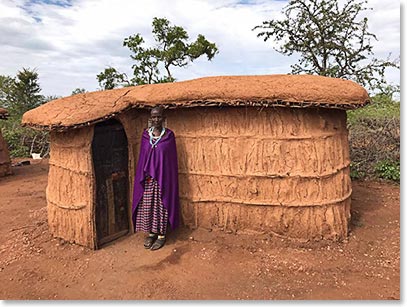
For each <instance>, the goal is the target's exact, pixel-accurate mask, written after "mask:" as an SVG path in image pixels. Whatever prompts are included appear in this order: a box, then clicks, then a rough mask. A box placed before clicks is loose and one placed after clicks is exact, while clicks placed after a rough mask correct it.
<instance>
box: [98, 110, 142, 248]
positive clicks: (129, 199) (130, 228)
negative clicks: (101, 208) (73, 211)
mask: <svg viewBox="0 0 407 307" xmlns="http://www.w3.org/2000/svg"><path fill="white" fill-rule="evenodd" d="M108 120H115V121H117V122H118V123H119V124H120V125H121V126H122V127H123V132H124V134H125V136H126V140H127V185H128V187H127V191H128V193H127V220H128V229H127V230H123V231H120V232H118V233H116V234H115V235H113V236H112V237H111V238H113V239H111V240H108V241H107V242H103V239H102V240H98V235H97V223H96V218H97V216H96V210H97V182H96V172H95V163H94V155H93V140H94V138H95V130H96V125H98V124H103V123H105V122H107V121H108ZM92 129H93V133H92V139H91V142H90V160H91V163H92V176H93V180H92V184H93V188H92V192H93V195H92V200H93V201H92V203H93V205H92V208H91V214H90V216H91V221H90V222H91V224H92V226H93V227H92V228H93V238H92V241H93V244H92V245H93V249H94V250H96V249H100V248H101V247H102V246H103V245H104V244H106V243H109V242H114V241H115V240H117V239H118V238H120V237H123V236H125V235H126V234H127V235H129V234H132V233H134V231H133V221H132V217H131V212H132V208H131V204H132V197H131V196H132V191H133V188H132V187H131V182H132V181H131V180H130V179H131V174H130V169H131V168H130V163H131V161H132V159H131V158H130V153H131V152H130V151H131V150H130V149H131V146H130V142H129V138H128V136H127V131H126V128H125V125H124V123H123V122H122V121H121V120H120V119H119V118H117V117H116V118H109V119H106V120H104V121H101V122H98V123H96V124H94V125H93V126H92Z"/></svg>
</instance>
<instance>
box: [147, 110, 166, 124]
mask: <svg viewBox="0 0 407 307" xmlns="http://www.w3.org/2000/svg"><path fill="white" fill-rule="evenodd" d="M150 118H151V124H152V125H153V126H154V127H155V128H161V127H162V125H163V120H164V117H163V112H162V111H160V110H159V109H152V110H151V114H150Z"/></svg>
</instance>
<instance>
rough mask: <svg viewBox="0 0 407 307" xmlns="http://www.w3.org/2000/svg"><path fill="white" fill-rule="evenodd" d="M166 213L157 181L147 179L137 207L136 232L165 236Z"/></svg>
mask: <svg viewBox="0 0 407 307" xmlns="http://www.w3.org/2000/svg"><path fill="white" fill-rule="evenodd" d="M167 223H168V212H167V209H165V207H164V204H163V202H162V199H161V191H160V187H159V185H158V182H157V180H155V179H154V178H151V177H147V178H146V179H145V181H144V194H143V198H142V199H141V201H140V203H139V204H138V206H137V213H136V227H135V230H136V231H142V232H146V233H150V232H152V233H159V234H165V233H166V231H167Z"/></svg>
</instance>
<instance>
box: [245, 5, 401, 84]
mask: <svg viewBox="0 0 407 307" xmlns="http://www.w3.org/2000/svg"><path fill="white" fill-rule="evenodd" d="M338 2H339V1H338V0H307V1H306V0H291V1H289V3H288V5H287V6H286V7H285V8H283V12H282V13H283V14H284V15H285V19H283V20H269V21H263V23H262V25H259V26H256V27H255V28H253V30H261V32H259V33H258V34H257V36H258V37H262V38H263V39H264V41H267V40H269V39H272V40H273V42H274V43H276V47H274V49H275V50H276V51H278V52H279V53H282V54H284V55H288V56H290V55H292V54H294V53H299V54H300V56H301V57H300V59H299V62H298V63H297V64H295V65H292V66H291V68H292V73H293V74H299V73H306V74H317V75H321V76H328V77H337V78H344V79H350V80H354V81H356V82H357V83H359V84H361V85H363V86H365V87H367V88H368V89H369V90H370V91H373V90H378V91H381V90H383V89H385V88H386V86H387V82H386V80H385V78H384V73H385V70H386V68H389V67H395V68H399V59H395V60H393V61H391V60H390V55H389V57H388V58H387V59H386V60H381V59H377V58H375V57H374V53H373V45H372V44H371V39H374V40H377V38H376V36H375V35H374V34H373V33H371V32H369V31H368V24H367V23H368V19H367V18H366V17H363V18H362V17H361V16H360V15H361V14H362V13H363V12H364V11H366V10H368V8H366V7H365V5H366V4H367V3H368V1H367V0H347V1H345V2H343V4H342V5H339V3H338ZM370 57H373V58H372V59H371V60H370V61H368V58H370Z"/></svg>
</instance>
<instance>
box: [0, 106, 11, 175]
mask: <svg viewBox="0 0 407 307" xmlns="http://www.w3.org/2000/svg"><path fill="white" fill-rule="evenodd" d="M8 116H9V114H8V112H7V110H6V109H3V108H0V120H1V119H4V120H6V119H7V117H8ZM11 174H12V171H11V160H10V154H9V151H8V147H7V143H6V141H5V140H4V138H3V135H2V134H1V131H0V177H3V176H6V175H11Z"/></svg>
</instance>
